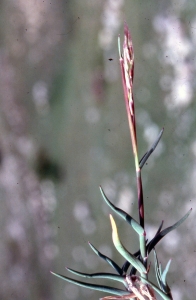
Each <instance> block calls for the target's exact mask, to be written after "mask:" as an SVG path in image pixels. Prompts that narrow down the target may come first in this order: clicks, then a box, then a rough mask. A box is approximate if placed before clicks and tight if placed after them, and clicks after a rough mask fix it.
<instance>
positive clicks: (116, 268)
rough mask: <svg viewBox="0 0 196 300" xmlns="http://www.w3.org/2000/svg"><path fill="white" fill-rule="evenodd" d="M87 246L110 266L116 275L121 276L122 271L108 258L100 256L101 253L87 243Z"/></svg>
mask: <svg viewBox="0 0 196 300" xmlns="http://www.w3.org/2000/svg"><path fill="white" fill-rule="evenodd" d="M88 244H89V246H90V247H91V249H92V250H93V251H94V252H95V253H96V254H97V255H98V256H99V257H101V258H102V259H104V260H105V261H106V262H107V263H108V264H110V266H112V268H114V269H115V270H116V271H117V273H118V274H120V275H122V274H123V270H122V269H121V268H120V267H119V266H118V265H117V264H116V263H115V262H114V261H113V260H112V259H111V258H109V257H107V256H106V255H104V254H102V253H101V252H99V251H98V250H97V249H96V248H95V247H94V246H93V245H92V244H91V243H90V242H88Z"/></svg>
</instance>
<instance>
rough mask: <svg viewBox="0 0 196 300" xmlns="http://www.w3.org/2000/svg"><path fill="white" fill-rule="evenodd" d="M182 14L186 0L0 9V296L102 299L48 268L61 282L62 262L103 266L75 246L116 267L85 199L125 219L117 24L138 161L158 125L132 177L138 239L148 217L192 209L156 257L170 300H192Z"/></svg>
mask: <svg viewBox="0 0 196 300" xmlns="http://www.w3.org/2000/svg"><path fill="white" fill-rule="evenodd" d="M195 14H196V6H195V3H194V1H191V0H178V1H174V0H173V1H167V0H159V1H142V0H139V1H133V0H130V1H123V0H113V1H112V0H100V1H95V0H83V1H75V0H72V1H63V0H44V1H41V0H18V1H11V0H1V1H0V23H1V26H0V42H1V47H0V211H1V213H0V225H1V226H0V237H1V243H0V298H1V299H4V300H7V299H9V300H27V299H28V300H34V299H36V300H52V299H55V300H60V299H67V300H75V299H99V298H100V297H103V296H106V295H104V294H103V293H98V292H92V291H90V290H87V289H84V288H80V287H77V286H74V285H72V284H69V283H67V282H65V281H63V280H60V279H58V278H56V277H54V276H52V275H51V274H50V273H49V271H50V270H53V271H54V272H57V273H61V274H64V275H67V276H70V277H72V274H69V273H68V272H67V271H66V270H65V267H66V266H69V267H71V268H73V269H76V270H79V271H81V272H87V273H95V272H100V271H109V272H113V270H112V269H111V268H110V267H109V266H108V265H107V264H106V263H105V262H104V261H102V260H101V259H100V258H98V257H97V256H96V255H95V253H93V251H92V250H91V249H90V247H89V246H88V243H87V242H88V241H90V242H91V243H92V244H93V245H94V246H95V247H96V248H97V249H99V251H101V252H102V253H104V254H105V255H108V256H110V257H111V258H113V259H114V260H115V261H116V262H117V263H118V264H119V265H121V264H122V263H123V262H124V260H123V259H122V257H121V256H120V255H119V254H118V253H117V252H116V250H115V249H114V246H113V244H112V239H111V225H110V222H109V218H108V215H109V213H110V212H111V210H110V209H109V208H108V207H107V206H106V204H105V203H104V201H103V200H102V198H101V195H100V192H99V185H102V186H103V188H104V190H105V193H106V194H107V196H108V197H109V199H110V200H111V201H112V202H113V203H115V204H116V205H117V206H119V207H121V208H122V209H125V210H126V211H127V212H128V213H130V214H131V215H132V216H134V217H135V218H137V191H136V180H135V170H134V161H133V155H132V148H131V142H130V134H129V129H128V122H127V117H126V111H125V106H124V98H123V91H122V85H121V75H120V67H119V60H118V48H117V38H118V35H119V34H120V35H121V42H122V40H123V25H124V21H126V22H127V23H128V26H129V28H130V30H131V34H132V38H133V44H134V52H135V81H134V95H135V105H136V117H137V119H136V121H137V126H138V127H137V133H138V144H139V154H140V157H142V155H143V154H144V153H145V151H146V150H147V149H148V148H149V147H150V145H151V144H152V143H153V141H155V139H156V137H157V136H158V133H159V131H160V130H161V128H162V127H164V128H165V131H164V135H163V137H162V140H161V142H160V144H159V146H158V147H157V149H156V151H155V152H154V153H153V155H152V157H150V159H149V160H148V163H147V165H145V166H144V170H143V188H144V200H145V217H146V230H147V235H148V237H149V238H151V237H152V236H153V234H155V232H156V230H157V228H158V226H159V225H160V222H161V221H162V220H164V227H167V226H170V225H172V224H173V223H175V222H176V221H177V220H178V219H180V218H181V217H182V216H183V215H184V214H185V213H186V212H187V211H188V209H189V208H191V207H192V208H193V212H192V214H191V215H190V217H189V218H188V220H186V222H185V223H184V224H183V225H182V226H180V227H179V229H177V230H176V231H174V232H173V233H170V234H169V235H168V236H167V237H165V238H164V239H163V240H162V241H161V242H160V243H159V244H158V246H157V252H158V257H159V259H160V261H161V263H162V266H163V267H164V266H165V265H166V263H167V261H168V260H169V259H170V258H172V264H171V269H170V273H169V276H168V283H169V285H170V286H171V288H172V292H173V296H174V299H178V300H181V299H183V300H188V299H194V295H195V278H196V271H195V265H196V237H195V226H196V223H195V206H196V205H195V200H196V196H195V195H196V184H195V182H196V134H195V128H196V118H195V111H196V103H195V88H196V80H195V78H196V77H195V75H196V74H195V73H196V60H195V57H196V51H195V49H196V17H195ZM114 217H115V220H116V222H117V225H118V228H119V233H120V237H121V239H122V242H123V243H124V244H125V245H126V247H127V248H128V249H129V250H130V251H131V252H135V251H137V250H138V239H137V236H136V235H135V233H134V232H133V230H132V229H131V228H130V227H129V226H128V225H127V224H125V222H123V221H122V220H121V219H120V218H118V216H114ZM149 260H150V261H152V262H153V256H150V258H149ZM153 270H154V267H153V263H152V266H151V271H152V273H153ZM73 277H74V276H73ZM74 278H75V277H74ZM79 279H80V278H79ZM151 279H152V280H154V277H153V276H152V277H151ZM91 282H92V281H91ZM93 282H94V283H103V281H101V280H94V281H93ZM107 284H110V285H111V282H110V283H107Z"/></svg>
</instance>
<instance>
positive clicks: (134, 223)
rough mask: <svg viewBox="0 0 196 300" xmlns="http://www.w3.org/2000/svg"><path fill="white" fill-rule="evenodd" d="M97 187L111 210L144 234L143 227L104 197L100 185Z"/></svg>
mask: <svg viewBox="0 0 196 300" xmlns="http://www.w3.org/2000/svg"><path fill="white" fill-rule="evenodd" d="M99 188H100V191H101V194H102V197H103V199H104V200H105V202H106V203H107V204H108V206H109V207H110V208H111V209H112V210H113V211H115V212H116V213H117V214H119V215H120V216H121V217H122V218H123V219H124V220H125V221H127V222H128V223H129V224H130V225H131V226H132V228H133V229H134V230H135V231H136V232H137V233H138V234H139V235H145V231H144V229H143V227H142V226H141V225H140V224H139V223H138V222H137V221H136V220H134V219H133V218H132V217H131V216H130V215H129V214H127V213H126V212H125V211H123V210H122V209H120V208H118V207H116V206H115V205H114V204H112V202H110V200H109V199H108V198H107V197H106V195H105V193H104V191H103V189H102V187H101V186H100V187H99Z"/></svg>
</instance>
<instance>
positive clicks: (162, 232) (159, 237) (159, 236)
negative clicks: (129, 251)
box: [147, 208, 192, 253]
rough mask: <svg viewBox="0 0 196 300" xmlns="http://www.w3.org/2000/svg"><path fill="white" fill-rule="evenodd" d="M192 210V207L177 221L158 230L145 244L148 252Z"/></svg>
mask: <svg viewBox="0 0 196 300" xmlns="http://www.w3.org/2000/svg"><path fill="white" fill-rule="evenodd" d="M191 211H192V208H191V209H190V210H189V211H188V212H187V213H186V215H185V216H184V217H183V218H181V219H180V220H179V221H178V222H176V223H175V224H174V225H172V226H169V227H167V228H166V229H163V230H162V231H161V232H159V233H158V234H157V235H155V237H154V238H153V239H152V240H151V241H150V242H149V244H148V245H147V252H148V253H150V251H151V250H152V249H153V248H154V247H155V246H156V244H157V243H158V242H159V241H160V240H161V239H162V238H163V237H164V236H165V235H166V234H167V233H169V232H170V231H172V230H174V229H176V228H177V227H178V226H179V225H180V224H182V222H184V221H185V220H186V219H187V218H188V216H189V215H190V213H191Z"/></svg>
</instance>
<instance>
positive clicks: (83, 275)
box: [66, 268, 127, 287]
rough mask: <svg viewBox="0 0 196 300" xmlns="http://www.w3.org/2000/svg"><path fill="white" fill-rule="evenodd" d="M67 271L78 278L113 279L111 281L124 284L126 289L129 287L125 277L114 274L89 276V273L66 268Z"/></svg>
mask: <svg viewBox="0 0 196 300" xmlns="http://www.w3.org/2000/svg"><path fill="white" fill-rule="evenodd" d="M66 269H67V270H68V271H69V272H71V273H73V274H76V275H78V276H81V277H85V278H101V279H111V280H115V281H119V282H121V283H123V284H124V285H125V287H127V283H126V281H125V276H120V275H116V274H112V273H93V274H87V273H82V272H78V271H75V270H73V269H70V268H66Z"/></svg>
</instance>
